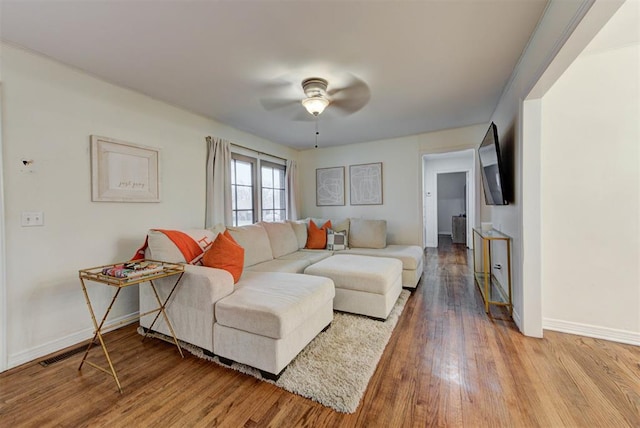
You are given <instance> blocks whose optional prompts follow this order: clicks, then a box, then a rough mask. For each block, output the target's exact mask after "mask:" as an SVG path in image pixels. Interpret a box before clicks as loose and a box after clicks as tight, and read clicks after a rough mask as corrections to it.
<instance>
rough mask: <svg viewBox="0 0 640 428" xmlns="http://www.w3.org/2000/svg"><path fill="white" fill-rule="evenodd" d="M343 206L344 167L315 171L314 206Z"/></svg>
mask: <svg viewBox="0 0 640 428" xmlns="http://www.w3.org/2000/svg"><path fill="white" fill-rule="evenodd" d="M332 205H344V167H343V166H338V167H333V168H318V169H316V206H318V207H322V206H332Z"/></svg>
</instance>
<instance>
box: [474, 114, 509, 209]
mask: <svg viewBox="0 0 640 428" xmlns="http://www.w3.org/2000/svg"><path fill="white" fill-rule="evenodd" d="M478 157H479V158H480V169H481V170H482V187H483V188H484V200H485V202H486V204H487V205H507V204H508V202H507V198H506V192H505V187H504V185H505V181H504V179H505V176H504V167H503V165H502V157H501V156H500V145H499V144H498V128H497V127H496V124H495V123H493V122H491V125H490V126H489V130H488V131H487V133H486V135H485V136H484V139H483V140H482V143H481V144H480V147H478Z"/></svg>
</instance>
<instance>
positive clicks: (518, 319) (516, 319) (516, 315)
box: [513, 308, 522, 333]
mask: <svg viewBox="0 0 640 428" xmlns="http://www.w3.org/2000/svg"><path fill="white" fill-rule="evenodd" d="M513 322H515V323H516V326H518V330H520V333H522V318H521V317H520V314H519V313H518V311H516V308H513Z"/></svg>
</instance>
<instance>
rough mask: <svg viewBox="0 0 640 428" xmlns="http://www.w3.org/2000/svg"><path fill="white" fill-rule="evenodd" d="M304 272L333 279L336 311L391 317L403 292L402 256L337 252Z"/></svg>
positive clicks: (374, 316)
mask: <svg viewBox="0 0 640 428" xmlns="http://www.w3.org/2000/svg"><path fill="white" fill-rule="evenodd" d="M304 273H305V274H307V275H316V276H324V277H327V278H331V279H332V280H333V283H334V285H335V289H336V296H335V298H334V300H333V309H334V310H337V311H344V312H351V313H355V314H360V315H367V316H369V317H373V318H379V319H387V317H388V316H389V313H390V312H391V309H392V308H393V305H394V304H395V303H396V300H398V296H400V292H401V291H402V262H401V261H400V260H398V259H392V258H385V257H370V256H360V255H351V254H341V255H334V256H331V257H329V258H327V259H324V260H322V261H320V262H318V263H316V264H313V265H311V266H309V267H308V268H306V269H305V271H304Z"/></svg>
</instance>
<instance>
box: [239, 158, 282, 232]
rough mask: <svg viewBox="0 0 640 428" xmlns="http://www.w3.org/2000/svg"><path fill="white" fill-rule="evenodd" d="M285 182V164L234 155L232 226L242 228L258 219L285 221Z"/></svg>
mask: <svg viewBox="0 0 640 428" xmlns="http://www.w3.org/2000/svg"><path fill="white" fill-rule="evenodd" d="M258 168H259V171H260V174H258V173H257V171H258ZM284 182H285V166H284V165H279V164H277V163H273V162H268V161H265V160H261V159H256V158H253V157H250V156H245V155H241V154H238V153H231V207H232V208H231V210H232V213H233V225H234V226H243V225H247V224H253V223H256V222H257V221H259V220H264V221H284V220H285V219H286V209H285V201H286V197H285V188H284ZM258 191H259V192H260V193H259V195H258Z"/></svg>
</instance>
